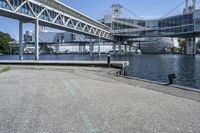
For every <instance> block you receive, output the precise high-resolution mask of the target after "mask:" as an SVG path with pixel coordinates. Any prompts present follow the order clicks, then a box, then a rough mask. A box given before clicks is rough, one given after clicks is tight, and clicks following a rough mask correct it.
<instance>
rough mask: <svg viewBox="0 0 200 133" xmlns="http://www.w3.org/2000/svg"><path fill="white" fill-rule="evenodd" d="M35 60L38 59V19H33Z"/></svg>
mask: <svg viewBox="0 0 200 133" xmlns="http://www.w3.org/2000/svg"><path fill="white" fill-rule="evenodd" d="M35 60H39V21H38V19H37V20H36V21H35Z"/></svg>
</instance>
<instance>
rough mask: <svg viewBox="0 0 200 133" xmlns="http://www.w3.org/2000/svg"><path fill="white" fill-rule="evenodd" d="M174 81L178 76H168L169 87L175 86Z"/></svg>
mask: <svg viewBox="0 0 200 133" xmlns="http://www.w3.org/2000/svg"><path fill="white" fill-rule="evenodd" d="M174 79H176V74H174V73H172V74H168V80H169V85H171V84H174Z"/></svg>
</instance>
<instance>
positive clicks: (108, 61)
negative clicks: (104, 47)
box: [107, 53, 110, 68]
mask: <svg viewBox="0 0 200 133" xmlns="http://www.w3.org/2000/svg"><path fill="white" fill-rule="evenodd" d="M107 63H108V68H110V53H108V55H107Z"/></svg>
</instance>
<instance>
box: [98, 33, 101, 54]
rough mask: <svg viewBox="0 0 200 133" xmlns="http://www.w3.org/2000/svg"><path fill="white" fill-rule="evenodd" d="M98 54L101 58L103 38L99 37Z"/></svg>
mask: <svg viewBox="0 0 200 133" xmlns="http://www.w3.org/2000/svg"><path fill="white" fill-rule="evenodd" d="M98 53H99V56H101V37H99V45H98Z"/></svg>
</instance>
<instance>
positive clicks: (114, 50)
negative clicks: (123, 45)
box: [113, 42, 116, 54]
mask: <svg viewBox="0 0 200 133" xmlns="http://www.w3.org/2000/svg"><path fill="white" fill-rule="evenodd" d="M113 54H116V43H115V42H113Z"/></svg>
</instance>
